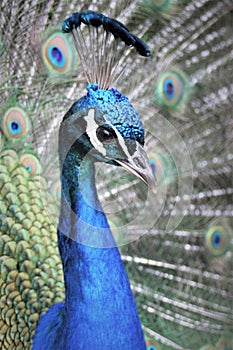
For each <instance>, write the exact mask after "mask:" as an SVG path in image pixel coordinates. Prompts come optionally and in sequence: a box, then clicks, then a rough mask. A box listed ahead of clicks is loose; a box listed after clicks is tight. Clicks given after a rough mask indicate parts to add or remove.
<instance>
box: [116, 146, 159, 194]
mask: <svg viewBox="0 0 233 350" xmlns="http://www.w3.org/2000/svg"><path fill="white" fill-rule="evenodd" d="M114 160H115V161H116V162H117V163H118V164H120V165H121V166H122V167H123V168H125V169H126V170H128V171H129V172H130V173H132V174H134V175H135V176H136V177H138V178H139V179H140V180H142V182H144V183H145V184H146V185H147V186H148V187H149V188H151V189H152V190H153V192H156V190H157V182H156V178H155V176H154V173H153V171H152V167H151V165H150V162H149V159H148V157H147V154H146V152H145V151H144V149H143V147H142V146H141V145H140V144H139V143H137V149H136V151H135V153H134V154H133V155H132V156H128V157H127V159H114Z"/></svg>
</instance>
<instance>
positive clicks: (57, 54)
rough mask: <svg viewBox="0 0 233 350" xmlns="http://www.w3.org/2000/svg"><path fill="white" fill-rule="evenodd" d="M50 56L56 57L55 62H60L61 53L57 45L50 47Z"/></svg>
mask: <svg viewBox="0 0 233 350" xmlns="http://www.w3.org/2000/svg"><path fill="white" fill-rule="evenodd" d="M52 56H53V58H55V59H56V61H57V62H61V60H62V53H61V51H60V50H59V49H58V48H57V47H53V49H52Z"/></svg>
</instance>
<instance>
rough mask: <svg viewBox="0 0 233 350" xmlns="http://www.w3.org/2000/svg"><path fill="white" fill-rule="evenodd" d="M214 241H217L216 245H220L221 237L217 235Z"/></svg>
mask: <svg viewBox="0 0 233 350" xmlns="http://www.w3.org/2000/svg"><path fill="white" fill-rule="evenodd" d="M214 241H215V243H216V244H219V243H220V237H219V235H216V236H215V238H214Z"/></svg>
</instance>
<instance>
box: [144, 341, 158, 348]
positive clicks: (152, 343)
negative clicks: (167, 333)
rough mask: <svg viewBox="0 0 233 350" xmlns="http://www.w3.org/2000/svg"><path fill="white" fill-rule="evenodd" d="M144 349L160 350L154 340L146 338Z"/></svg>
mask: <svg viewBox="0 0 233 350" xmlns="http://www.w3.org/2000/svg"><path fill="white" fill-rule="evenodd" d="M146 350H160V346H159V344H158V343H157V342H155V341H154V340H151V339H147V340H146Z"/></svg>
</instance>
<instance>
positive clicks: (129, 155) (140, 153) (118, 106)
mask: <svg viewBox="0 0 233 350" xmlns="http://www.w3.org/2000/svg"><path fill="white" fill-rule="evenodd" d="M59 139H60V143H61V142H62V147H60V158H62V159H60V161H61V160H63V161H64V159H65V158H64V157H65V155H66V154H67V153H70V152H71V153H72V154H73V156H74V155H75V157H76V160H77V161H78V162H79V163H80V162H81V161H82V160H83V159H84V158H85V157H87V155H88V157H91V159H92V161H93V162H105V163H110V164H113V165H117V166H119V165H120V166H122V167H124V168H126V169H127V170H128V171H129V172H131V173H133V174H134V175H136V176H137V177H138V178H139V179H141V180H142V181H143V182H144V183H146V184H147V185H148V186H149V187H151V188H152V189H153V190H155V188H156V181H155V178H154V175H153V171H152V169H151V166H150V163H149V160H148V158H147V155H146V152H145V151H144V149H143V146H144V128H143V125H142V122H141V119H140V117H139V115H138V113H137V112H136V111H135V109H134V108H133V107H132V105H131V104H130V103H129V100H128V98H127V97H125V96H124V95H122V94H121V93H120V92H119V91H118V90H116V89H110V90H105V89H99V88H98V85H97V84H92V85H88V87H87V95H86V96H84V97H82V98H81V99H79V100H78V101H77V102H76V103H74V105H73V106H72V107H71V109H70V110H69V111H68V112H67V114H66V115H65V117H64V119H63V122H62V124H61V128H60V137H59ZM65 145H66V147H64V146H65ZM61 153H62V154H61Z"/></svg>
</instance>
